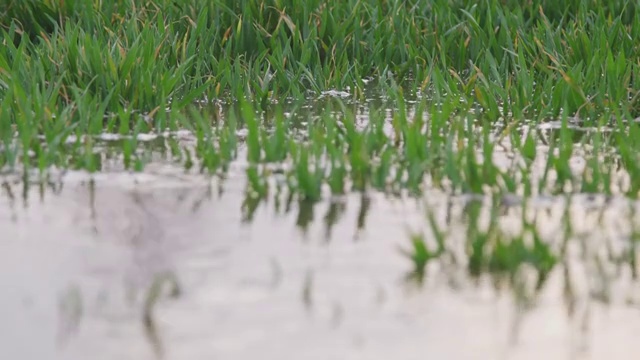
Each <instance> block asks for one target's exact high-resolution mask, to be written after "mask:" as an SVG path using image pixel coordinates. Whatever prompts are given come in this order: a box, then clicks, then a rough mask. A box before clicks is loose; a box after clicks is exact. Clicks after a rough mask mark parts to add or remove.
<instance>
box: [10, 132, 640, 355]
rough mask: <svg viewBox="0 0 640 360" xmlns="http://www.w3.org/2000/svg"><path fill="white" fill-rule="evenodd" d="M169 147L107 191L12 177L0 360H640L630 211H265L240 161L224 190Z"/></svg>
mask: <svg viewBox="0 0 640 360" xmlns="http://www.w3.org/2000/svg"><path fill="white" fill-rule="evenodd" d="M239 133H241V134H242V133H243V131H242V130H239ZM104 138H106V139H109V137H108V136H104ZM173 140H175V139H173ZM105 141H106V140H105ZM170 141H172V140H171V139H169V140H162V139H159V140H154V142H150V143H149V145H148V146H146V147H147V148H148V149H147V150H148V151H149V154H150V155H151V157H150V158H151V159H155V160H152V161H151V162H149V163H148V164H147V165H146V168H145V171H144V172H141V173H135V172H129V171H125V170H122V169H119V168H118V166H112V167H109V161H108V160H102V161H101V162H100V163H101V164H103V166H104V167H103V168H102V171H101V172H98V173H95V174H93V175H91V174H89V173H86V172H83V171H64V172H59V173H52V175H51V176H50V177H49V178H48V180H47V181H45V182H37V183H29V182H26V183H25V182H24V179H23V178H21V177H19V176H13V175H7V176H5V177H3V178H2V181H1V182H2V191H1V195H0V228H1V229H2V240H1V241H0V245H1V250H0V284H1V285H2V287H3V288H4V289H5V296H3V297H2V299H1V300H0V314H2V318H3V319H4V321H3V322H2V323H0V334H1V336H2V339H3V341H2V343H3V346H2V347H0V357H1V358H7V359H36V358H48V359H54V358H55V359H86V358H94V359H160V358H162V359H213V358H217V359H253V358H256V357H260V358H266V359H390V358H394V359H423V358H425V357H429V358H448V359H537V358H540V357H544V358H548V359H603V358H610V359H628V358H632V357H633V354H634V353H635V346H633V345H631V344H633V336H634V335H633V334H635V333H636V332H637V331H638V330H640V312H639V311H638V306H639V305H640V302H639V301H640V286H639V284H638V281H637V271H638V264H637V260H636V256H637V250H636V248H635V243H636V241H637V239H639V238H640V237H639V236H638V232H637V231H638V227H637V224H638V223H639V222H638V221H639V219H638V216H637V215H635V214H636V210H637V208H638V205H639V204H637V203H636V202H634V201H632V200H629V199H627V198H625V197H623V196H616V195H611V196H605V195H598V194H596V195H588V194H576V195H557V196H542V195H541V196H533V197H531V196H530V197H521V196H518V195H515V194H511V195H509V194H501V195H497V196H491V195H471V194H468V195H465V194H458V195H453V194H451V193H449V192H447V191H443V190H442V189H439V188H436V187H433V188H430V187H427V188H425V190H424V191H423V193H422V195H420V196H415V195H414V196H409V195H406V194H404V195H403V194H396V195H390V194H385V193H383V192H380V191H376V190H369V191H366V192H353V193H347V194H345V195H341V196H338V195H330V194H329V193H326V192H325V195H324V196H323V197H322V199H321V200H319V201H314V202H309V201H304V200H301V201H298V200H295V199H293V200H292V198H291V197H288V196H287V195H286V191H283V192H282V193H279V192H278V193H275V194H273V193H272V194H271V195H270V196H266V197H264V198H259V199H258V200H257V201H253V200H251V199H252V198H251V197H250V196H249V197H248V195H247V193H248V189H251V186H250V185H251V184H250V181H249V180H248V178H247V175H246V174H247V170H246V169H247V164H246V163H245V162H244V161H242V160H239V161H235V162H232V163H231V164H230V167H229V169H228V171H227V172H226V173H225V175H224V176H208V175H204V174H198V173H193V172H186V171H185V168H184V166H181V165H177V164H172V163H171V162H167V161H162V159H163V156H162V155H161V153H162V151H161V150H160V149H162V147H164V146H169V145H167V143H168V142H170ZM176 141H180V142H181V143H190V142H191V141H192V140H191V138H190V135H189V134H188V132H185V133H183V136H182V138H181V139H179V140H176ZM193 141H195V140H193ZM108 144H109V143H108V142H105V147H104V149H106V150H101V153H102V154H103V155H102V156H103V158H105V156H106V158H108V156H107V155H104V154H107V153H108V148H109V146H110V145H108ZM540 148H541V149H542V148H544V145H542V144H541V145H540ZM505 149H506V147H505ZM240 151H241V152H243V151H245V150H243V147H240ZM246 156H247V155H246V154H244V153H242V154H241V155H240V156H238V158H239V159H243V158H245V157H246ZM106 158H105V159H106ZM508 158H509V153H508V151H506V152H505V150H501V151H496V153H495V154H494V159H495V162H496V163H497V164H500V163H503V165H504V164H506V161H507V160H506V159H508ZM573 162H574V163H578V165H577V166H579V163H580V159H579V158H577V159H574V160H573ZM505 166H506V165H505ZM534 168H535V167H534ZM483 239H484V240H483ZM491 239H493V240H491ZM485 240H486V241H488V242H492V243H493V245H492V247H490V250H485V254H480V253H477V252H475V250H474V249H477V247H478V244H482V242H483V241H485ZM513 244H516V245H513ZM518 244H521V245H522V246H521V247H519V248H518V247H517V246H520V245H518ZM531 244H533V245H531ZM512 245H513V246H516V248H513V247H512ZM500 246H502V247H500ZM480 248H482V246H480ZM487 251H488V253H486V252H487ZM500 251H502V253H501V252H500Z"/></svg>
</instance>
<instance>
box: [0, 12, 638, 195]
mask: <svg viewBox="0 0 640 360" xmlns="http://www.w3.org/2000/svg"><path fill="white" fill-rule="evenodd" d="M598 4H600V3H598ZM595 5H596V3H595V2H583V1H564V2H563V1H528V2H525V4H521V2H518V1H495V0H494V1H486V2H483V3H481V4H476V3H475V2H468V1H453V0H449V1H443V0H441V1H433V2H419V1H408V0H407V1H347V2H341V3H334V2H328V1H319V0H317V1H307V2H305V3H304V4H302V5H301V4H299V3H298V2H295V1H284V0H283V1H212V2H207V4H206V5H202V4H200V2H195V1H192V2H183V3H176V2H169V1H133V0H120V1H113V2H103V1H94V2H91V3H89V2H81V1H9V2H5V3H3V5H2V7H0V15H1V16H2V19H3V21H2V22H1V23H2V24H3V25H2V29H1V33H0V36H1V38H2V40H1V41H2V45H3V46H2V47H0V101H1V108H0V109H1V110H0V137H1V141H2V144H3V145H2V151H0V166H2V167H3V168H5V169H8V170H9V171H11V169H16V168H20V167H21V168H23V169H25V170H29V169H34V168H38V169H40V170H41V172H44V171H45V170H46V169H47V168H49V167H50V166H52V165H55V166H58V167H61V168H68V167H75V168H85V169H88V170H90V171H95V170H99V169H100V168H101V166H100V158H99V156H96V153H95V152H96V151H95V148H94V147H95V144H96V142H97V141H98V140H97V139H96V136H98V135H99V134H102V133H104V132H107V133H119V134H121V135H125V136H129V137H127V138H125V140H124V141H123V142H122V143H123V146H122V155H123V163H124V165H125V167H127V168H134V169H142V168H143V165H144V161H145V160H144V159H145V158H144V156H143V154H142V155H141V153H140V151H138V141H137V138H136V135H137V134H139V133H147V132H156V133H159V132H162V131H164V130H170V131H175V130H178V129H182V128H186V129H189V130H191V131H192V132H193V134H195V136H196V137H197V140H198V145H197V146H196V148H195V155H196V156H195V158H196V159H195V160H196V161H197V163H198V164H199V165H200V169H201V170H208V171H210V172H218V171H224V170H225V168H226V165H227V164H228V163H229V162H231V161H233V160H234V159H235V157H236V155H237V153H238V152H237V150H238V148H237V146H238V144H239V142H241V141H240V140H239V139H237V136H236V131H237V130H238V129H240V128H246V130H247V131H248V136H247V138H246V147H247V160H248V161H249V163H250V164H252V167H251V168H250V169H249V174H248V175H249V180H250V184H251V186H252V187H253V189H254V190H255V191H256V193H257V194H259V195H261V196H264V195H265V194H266V192H267V190H268V189H267V188H268V187H267V186H266V185H265V184H264V176H263V174H262V172H264V171H270V170H268V169H267V170H264V169H263V168H254V167H253V165H255V164H260V163H287V164H290V165H291V166H290V169H289V170H290V172H291V174H290V176H289V177H290V179H292V180H291V181H289V184H288V185H289V186H290V187H291V189H292V190H294V192H296V193H300V196H301V197H303V198H309V199H312V200H317V199H319V198H320V197H321V196H322V192H321V190H322V187H323V184H327V185H328V186H329V188H330V190H331V192H333V193H336V194H340V193H343V192H345V191H350V190H351V189H355V190H360V191H363V190H366V189H367V188H370V187H373V188H376V189H380V190H383V191H391V192H396V193H397V192H400V191H402V190H404V189H407V190H409V191H410V192H412V193H415V194H417V193H420V192H421V189H422V188H423V187H424V185H425V175H428V180H429V184H430V185H432V186H441V187H444V188H446V189H448V190H449V191H452V192H454V193H456V192H461V193H469V192H472V193H483V192H486V191H491V189H494V190H496V189H497V190H499V191H507V192H520V193H524V194H532V193H547V192H552V193H560V192H566V191H572V192H575V191H578V192H585V191H586V192H606V193H611V192H622V193H624V194H627V195H630V196H634V197H635V196H636V195H637V192H638V190H639V189H640V181H639V180H637V179H638V177H637V176H635V175H636V174H637V173H638V172H639V171H640V168H639V167H638V166H637V163H638V162H637V156H636V154H637V151H636V149H635V148H636V147H637V146H638V145H636V144H638V141H635V139H637V138H636V136H638V135H636V134H637V133H638V132H639V131H640V129H638V127H637V125H636V124H635V123H634V122H630V121H629V120H632V119H633V118H634V117H635V116H636V115H637V112H638V106H639V103H638V99H639V95H638V90H637V88H636V86H635V81H636V79H638V76H639V75H640V72H639V71H640V66H639V63H638V58H639V57H638V52H639V51H640V50H639V49H640V46H639V45H638V42H637V41H636V40H635V39H637V38H639V35H640V34H638V31H640V20H639V19H638V17H636V16H634V14H635V13H636V4H635V3H634V2H610V3H608V4H604V6H595ZM371 77H373V78H375V79H376V85H375V86H376V88H377V89H378V90H379V91H380V92H382V93H383V94H384V95H385V97H386V98H388V99H390V101H391V103H392V104H393V105H392V107H394V108H395V109H394V111H393V114H391V118H386V117H385V116H383V114H381V113H379V111H378V109H376V108H373V107H372V108H370V109H367V111H368V113H369V122H368V124H366V126H365V127H364V130H363V128H361V127H358V126H356V121H355V111H353V110H351V109H349V108H348V107H346V106H345V105H344V104H339V105H336V106H334V109H333V110H332V111H326V112H324V113H322V114H321V115H320V119H317V121H310V122H309V123H308V126H307V128H306V129H305V131H303V135H302V136H299V134H298V135H296V133H295V132H293V131H291V129H290V127H291V126H290V124H288V119H287V118H286V117H285V116H284V115H283V113H282V109H281V108H278V107H277V106H275V116H273V112H274V106H272V104H277V103H280V102H284V101H294V102H295V100H300V99H304V98H306V97H309V96H311V97H312V98H313V97H314V96H315V95H314V94H316V95H317V94H319V93H320V92H321V91H324V90H328V89H338V90H348V91H349V94H350V96H352V97H353V98H355V99H363V98H364V93H365V89H366V87H367V85H366V84H365V82H367V81H365V79H368V78H371ZM406 96H411V97H413V98H415V99H417V105H412V106H410V107H408V106H407V105H406V101H405V97H406ZM202 99H208V101H224V102H231V103H235V104H236V105H234V106H232V108H233V107H235V111H232V112H231V113H230V114H225V115H223V117H224V118H225V119H224V120H223V121H219V122H217V123H216V124H214V126H211V121H210V118H208V117H206V116H203V115H202V112H201V111H188V108H191V107H192V106H193V105H194V103H195V102H196V101H201V100H202ZM264 110H268V111H267V112H263V111H264ZM558 119H559V120H560V122H561V126H560V129H559V130H558V131H556V132H555V133H554V134H555V135H554V136H555V138H553V139H551V143H550V144H549V146H550V148H549V149H548V150H547V151H546V152H545V153H544V154H542V155H541V156H537V155H538V154H537V149H536V144H538V143H539V134H538V133H537V132H536V131H535V128H536V126H537V125H538V124H540V123H541V122H544V121H547V120H558ZM569 120H575V121H577V122H578V123H579V125H580V126H583V127H585V126H587V127H588V126H607V127H608V129H609V130H613V131H611V132H607V133H593V132H592V133H589V134H587V135H585V136H583V137H582V139H581V140H579V143H578V144H577V145H578V147H579V148H582V146H581V145H584V144H588V145H589V151H588V153H583V154H582V156H584V158H585V159H586V163H587V165H586V167H585V168H584V169H583V170H582V171H581V172H580V173H577V174H576V172H575V171H574V169H571V167H570V164H569V162H570V161H571V159H572V157H573V156H574V155H575V151H574V139H573V133H574V130H572V129H571V128H570V126H569V124H570V122H569ZM389 122H390V123H391V125H392V128H393V131H392V133H386V132H385V131H383V128H384V127H385V124H386V123H389ZM524 124H526V126H524ZM558 134H559V135H558ZM300 139H303V140H307V141H306V142H300V141H299V140H300ZM465 139H467V140H465ZM505 139H507V140H508V143H509V146H510V147H511V150H512V151H513V152H514V153H515V154H516V157H517V158H518V160H517V161H514V162H513V164H512V166H507V167H505V166H497V165H496V164H494V163H493V161H492V159H493V156H494V151H495V144H496V141H497V140H500V141H504V140H505ZM175 153H176V154H178V155H179V154H180V153H181V150H180V149H178V150H177V151H176V152H175ZM182 155H184V156H179V157H180V158H184V157H185V156H186V159H187V161H186V163H187V165H188V167H191V166H192V165H193V164H194V159H193V158H191V153H190V152H189V151H187V153H186V155H185V154H182ZM536 158H537V159H541V158H544V159H545V161H546V165H545V166H544V168H543V171H541V172H540V173H539V174H536V173H535V171H532V166H533V164H534V163H535V160H536ZM620 167H622V168H624V170H625V171H626V174H627V175H628V176H627V177H626V178H624V179H622V180H620V179H618V178H619V176H617V175H616V174H618V173H619V171H618V170H619V168H620ZM625 179H626V180H625ZM616 181H618V183H620V184H618V183H616Z"/></svg>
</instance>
